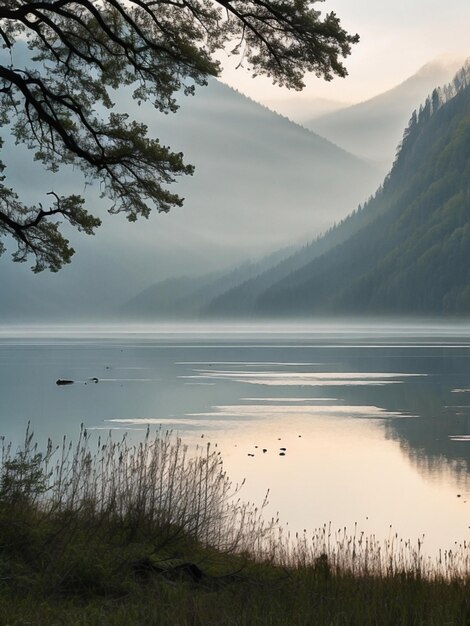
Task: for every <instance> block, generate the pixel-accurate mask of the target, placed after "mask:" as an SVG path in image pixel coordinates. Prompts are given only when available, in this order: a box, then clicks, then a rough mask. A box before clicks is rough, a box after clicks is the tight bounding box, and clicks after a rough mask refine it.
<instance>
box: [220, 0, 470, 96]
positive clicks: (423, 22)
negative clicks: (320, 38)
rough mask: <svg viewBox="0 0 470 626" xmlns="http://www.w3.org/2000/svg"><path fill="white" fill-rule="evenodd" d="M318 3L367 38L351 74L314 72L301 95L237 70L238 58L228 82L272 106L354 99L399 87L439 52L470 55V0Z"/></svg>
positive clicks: (356, 50) (351, 61)
mask: <svg viewBox="0 0 470 626" xmlns="http://www.w3.org/2000/svg"><path fill="white" fill-rule="evenodd" d="M316 8H317V9H318V10H321V11H322V12H325V11H328V12H329V11H334V12H335V13H336V14H337V15H338V17H339V18H340V19H341V23H342V25H343V27H344V28H346V30H348V32H351V33H358V34H359V35H360V37H361V41H360V43H359V44H357V45H356V46H354V47H353V51H352V54H351V56H350V57H348V58H347V59H346V67H347V68H348V72H349V76H348V77H347V78H346V79H335V80H333V81H332V82H330V83H328V82H326V81H324V80H320V79H317V78H316V77H309V78H308V79H307V84H306V88H305V89H304V91H303V92H302V93H300V94H299V93H297V92H293V91H289V90H287V89H280V88H279V87H276V86H273V85H272V81H270V80H268V79H264V78H263V79H261V78H256V79H253V78H251V76H250V75H249V74H248V73H247V72H246V71H243V70H241V69H239V70H236V69H235V67H236V65H237V62H238V60H236V59H234V58H233V59H229V60H228V61H226V62H225V66H226V69H225V71H224V73H223V75H222V79H223V80H224V82H226V83H228V84H229V85H231V86H232V87H235V88H237V89H239V90H240V91H242V92H243V93H245V94H246V95H249V96H250V97H252V98H254V99H255V100H258V101H260V102H263V103H264V104H268V105H269V104H271V103H272V101H273V100H276V99H281V100H282V99H290V98H294V99H296V100H298V99H305V100H308V99H312V98H322V99H323V98H324V99H328V100H336V101H341V102H347V103H353V102H361V101H363V100H366V99H368V98H370V97H373V96H374V95H377V94H379V93H381V92H383V91H386V90H387V89H390V88H392V87H394V86H395V85H397V84H399V83H400V82H402V81H403V80H405V79H406V78H408V77H409V76H411V75H413V74H414V73H415V72H416V71H417V70H418V69H419V68H420V67H422V66H423V65H425V64H426V63H428V62H429V61H432V60H433V59H435V58H437V57H441V56H443V55H450V56H458V57H462V58H465V57H467V56H470V0H448V1H447V2H443V1H442V0H393V2H392V1H390V0H387V1H385V0H375V1H374V2H371V1H370V0H326V1H325V2H323V3H318V4H317V5H316Z"/></svg>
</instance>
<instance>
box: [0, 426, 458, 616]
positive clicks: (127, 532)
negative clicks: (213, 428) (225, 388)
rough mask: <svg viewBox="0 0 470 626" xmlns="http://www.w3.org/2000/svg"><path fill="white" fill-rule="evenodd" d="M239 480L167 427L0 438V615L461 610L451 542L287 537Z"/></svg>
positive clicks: (341, 535)
mask: <svg viewBox="0 0 470 626" xmlns="http://www.w3.org/2000/svg"><path fill="white" fill-rule="evenodd" d="M239 491H240V486H237V485H232V484H231V483H230V480H229V479H228V477H227V475H226V474H225V472H224V469H223V464H222V460H221V458H220V454H219V453H217V452H215V451H212V450H211V448H210V446H208V447H205V448H199V449H198V450H197V451H196V452H195V453H191V454H189V452H188V449H187V448H186V447H185V446H184V445H183V443H182V441H181V440H180V439H178V438H176V437H174V436H172V435H171V434H170V433H164V432H159V433H157V435H156V436H155V438H151V436H150V434H149V433H147V437H146V438H145V440H144V441H143V442H142V443H141V444H139V445H137V446H130V445H128V444H127V441H126V439H125V438H124V439H123V440H121V441H119V442H113V441H112V439H111V438H108V439H106V440H105V441H102V440H98V442H97V443H95V444H94V445H93V448H92V445H91V442H90V439H89V437H88V435H87V433H86V431H84V430H82V432H81V435H80V437H79V440H78V442H77V444H76V445H72V444H70V443H68V442H67V441H65V440H64V441H63V442H62V445H61V446H59V447H54V446H53V445H52V442H49V443H48V445H47V446H46V449H45V450H44V451H40V450H39V449H38V447H37V445H36V444H35V443H34V438H33V436H32V433H30V432H27V434H26V438H25V442H24V445H23V446H22V447H21V449H19V450H12V448H11V446H8V445H6V444H5V443H3V446H2V458H1V466H0V625H7V624H8V625H9V626H13V625H15V626H20V625H22V626H23V625H26V624H28V625H30V624H31V625H33V624H34V625H36V624H37V625H43V624H44V625H46V624H47V625H48V626H53V625H58V626H59V625H60V626H62V625H64V626H65V625H71V626H72V625H74V626H75V625H83V626H85V625H86V626H88V625H90V626H91V625H95V624H96V625H100V626H101V625H107V624H109V625H116V626H121V625H123V626H124V625H126V626H127V625H134V624H135V625H141V624H142V625H145V624H158V625H163V626H164V625H169V626H170V625H171V626H177V625H180V624H181V625H182V626H183V625H199V624H200V625H201V626H206V625H209V626H211V625H214V626H215V625H219V624H227V625H229V624H234V625H245V624H246V625H247V626H251V625H255V624H260V625H261V624H269V625H277V624H286V625H291V624H292V625H293V626H296V625H299V626H300V625H304V624H305V625H308V624H312V625H316V624H318V625H322V624H325V625H326V624H328V625H343V624H344V625H346V624H357V625H361V626H362V625H368V624H374V625H378V626H382V625H383V626H387V625H390V626H392V625H393V626H395V625H411V624H413V625H415V624H416V625H423V626H424V625H426V626H428V625H430V626H432V625H434V624H436V625H437V624H439V625H441V624H449V625H450V624H459V625H460V624H462V625H464V624H470V576H469V571H470V569H469V567H468V565H469V563H468V554H467V553H468V550H467V546H466V545H463V546H461V547H460V549H459V550H457V551H456V553H455V554H454V553H452V552H447V553H444V554H443V555H442V557H441V558H440V560H438V561H434V562H431V561H429V560H426V559H424V557H423V556H422V555H421V546H420V544H419V543H418V544H417V545H416V546H412V545H411V544H409V543H404V542H401V541H400V540H399V538H398V537H396V536H393V537H391V538H390V539H389V540H388V541H386V542H382V543H380V542H378V541H376V540H375V539H374V538H373V537H372V538H371V537H364V536H363V535H361V534H355V535H353V536H348V535H347V533H346V532H345V531H344V530H339V531H337V532H333V531H332V530H331V528H329V527H328V526H325V527H323V528H321V529H319V530H318V531H316V532H315V533H314V534H313V535H312V536H308V535H307V534H304V535H302V536H296V537H290V536H289V535H286V534H284V533H283V531H282V529H281V528H280V526H279V523H278V521H277V520H271V521H269V522H265V521H263V505H261V506H260V507H259V508H256V507H255V506H253V505H251V504H249V503H244V502H243V501H242V500H241V499H240V497H239Z"/></svg>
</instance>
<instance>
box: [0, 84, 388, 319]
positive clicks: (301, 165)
mask: <svg viewBox="0 0 470 626" xmlns="http://www.w3.org/2000/svg"><path fill="white" fill-rule="evenodd" d="M119 107H121V108H123V109H130V113H131V115H134V116H135V117H136V118H137V119H139V121H142V122H144V123H146V124H148V127H149V135H151V136H157V137H159V138H160V140H161V142H162V143H163V144H167V145H170V146H172V148H173V149H175V150H182V151H183V153H184V155H185V160H186V162H189V163H193V164H194V165H195V166H196V172H195V174H194V176H192V177H186V178H182V179H179V180H178V181H177V182H176V183H175V184H174V185H173V186H172V189H173V190H174V191H175V192H177V193H179V194H180V195H181V196H183V197H185V199H186V200H185V204H184V206H183V208H175V209H173V210H172V211H170V213H169V214H168V215H152V216H151V218H150V219H149V220H148V221H147V220H144V219H141V220H138V221H137V223H135V224H129V223H128V222H127V221H126V220H125V219H124V218H123V217H122V216H112V217H109V216H108V215H107V214H106V212H105V209H106V208H107V206H106V200H103V199H100V197H99V190H98V189H97V188H96V187H91V188H90V187H87V188H86V189H84V187H83V181H82V180H81V178H80V176H79V174H78V173H77V172H73V171H71V170H70V169H68V170H67V168H64V169H63V170H61V172H60V173H59V174H55V175H53V174H51V173H48V172H44V170H43V169H42V168H41V166H40V165H39V164H37V163H34V162H33V159H32V153H31V152H30V151H28V150H27V149H26V148H23V147H22V146H13V145H10V144H11V141H10V140H9V138H8V137H6V145H5V150H4V151H3V152H4V153H5V161H6V164H7V170H6V173H7V176H8V182H9V183H10V184H11V186H13V187H14V188H15V189H17V190H18V191H19V193H20V195H21V196H22V197H23V198H25V200H26V201H32V202H36V203H37V202H38V201H42V200H43V199H45V194H46V193H47V192H48V191H50V190H51V189H53V190H54V191H56V192H57V193H59V194H60V195H66V194H68V193H77V191H78V192H81V191H85V196H86V197H87V204H88V206H89V207H90V208H91V209H92V210H93V212H96V213H97V214H99V216H100V217H103V226H102V227H101V228H100V229H98V232H97V234H96V235H95V236H94V237H86V236H83V235H79V234H77V233H71V236H72V245H73V246H74V248H75V249H76V250H77V254H76V255H75V256H74V258H73V260H72V263H71V265H70V266H67V267H65V268H64V269H63V270H61V271H60V272H59V273H58V274H57V275H50V274H49V273H47V272H45V273H43V274H42V275H40V276H33V275H31V273H30V271H29V269H28V268H27V267H25V266H24V265H23V266H22V267H19V266H18V264H13V263H12V262H11V259H10V258H9V256H8V255H7V254H5V255H3V256H2V257H1V258H0V280H1V283H2V286H3V287H4V292H3V298H2V301H0V317H2V318H3V319H15V318H16V314H17V312H18V311H20V312H21V315H26V316H28V315H29V316H30V317H32V318H34V317H36V316H41V315H44V316H45V317H50V315H53V316H54V317H56V318H59V319H60V318H61V317H62V316H69V315H72V316H75V315H77V316H88V317H89V316H94V315H97V314H98V315H107V314H110V313H112V312H114V311H115V310H116V308H118V307H119V306H120V304H122V302H125V301H126V300H128V299H130V298H131V297H132V296H134V295H135V294H136V293H137V292H138V291H140V290H142V289H144V288H145V287H147V286H148V285H151V284H152V283H156V282H160V281H163V280H166V279H168V278H169V277H174V276H178V275H190V276H191V275H192V276H197V275H201V274H204V273H211V272H219V271H223V270H225V269H227V270H228V269H229V268H230V267H234V266H237V265H240V264H241V263H243V262H244V260H245V259H246V258H255V259H256V258H260V257H262V256H263V255H264V254H268V253H270V252H271V251H273V250H276V249H279V248H280V247H285V246H287V245H292V244H293V243H296V242H302V241H305V240H307V238H310V237H311V236H312V235H314V234H315V233H320V232H322V231H324V230H325V229H326V228H328V227H329V226H330V225H331V224H332V223H333V222H334V221H336V220H338V219H341V218H342V217H343V216H344V215H346V214H347V212H348V211H349V209H350V204H351V201H353V202H354V203H357V202H359V201H360V200H362V199H363V198H364V197H365V196H366V195H368V194H369V193H370V191H371V190H372V189H374V188H375V187H376V184H377V182H378V179H379V176H380V175H379V173H378V172H377V170H374V169H373V168H372V167H370V166H369V165H368V164H366V163H364V162H363V161H361V160H360V159H358V158H357V157H355V156H353V155H350V154H348V153H347V152H345V151H344V150H342V149H340V148H338V147H336V146H334V145H333V144H331V143H330V142H328V141H327V140H325V139H323V138H321V137H319V136H317V135H315V134H314V133H312V132H310V131H308V130H306V129H304V128H302V127H301V126H299V125H297V124H294V123H292V122H290V121H289V120H287V119H286V118H284V117H282V116H280V115H279V114H276V113H273V112H271V111H269V110H268V109H267V108H265V107H263V106H261V105H259V104H257V103H255V102H254V101H252V100H250V99H248V98H246V97H244V96H242V95H241V94H240V93H238V92H236V91H235V90H233V89H231V88H229V87H227V86H225V85H223V84H221V83H219V82H218V81H216V80H211V81H209V85H208V86H207V87H206V88H201V89H198V90H197V92H196V95H195V96H194V97H187V98H182V99H181V108H180V110H179V111H178V112H177V113H176V114H175V115H160V114H158V113H156V112H155V110H154V109H153V108H152V107H150V106H147V107H144V106H142V107H137V105H136V104H135V103H134V102H132V101H126V99H125V98H124V96H123V97H122V98H121V99H120V102H119ZM3 152H2V156H3ZM339 180H341V181H342V184H341V185H338V184H337V181H339ZM25 181H28V182H27V184H25ZM268 225H269V227H268ZM45 293H47V294H48V298H47V300H48V302H47V303H44V304H43V305H42V306H39V305H38V306H36V305H33V304H32V302H35V301H38V302H39V301H40V300H41V297H42V295H43V294H45ZM78 293H79V294H82V295H81V297H77V294H78Z"/></svg>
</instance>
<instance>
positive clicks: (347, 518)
mask: <svg viewBox="0 0 470 626" xmlns="http://www.w3.org/2000/svg"><path fill="white" fill-rule="evenodd" d="M92 377H97V378H98V379H99V382H98V383H94V382H92V381H91V380H90V379H91V378H92ZM58 378H69V379H73V380H74V381H76V382H75V384H74V385H71V386H67V387H58V386H57V385H56V384H55V381H56V380H57V379H58ZM28 420H30V421H31V423H32V425H33V428H34V431H35V433H36V435H37V436H38V438H39V439H45V438H46V437H47V436H51V437H52V438H54V439H55V440H57V441H58V440H59V439H60V438H61V437H62V435H65V434H66V435H67V436H70V437H72V438H76V436H77V434H78V432H79V428H80V424H81V423H83V424H84V425H85V426H86V427H87V428H88V429H96V430H97V431H98V432H100V431H101V430H104V431H108V430H109V429H115V430H116V431H117V432H116V436H120V434H121V433H122V431H129V434H130V436H131V437H132V438H133V439H138V438H139V437H142V436H143V435H144V433H145V429H146V428H147V425H148V424H150V425H151V426H152V427H153V426H155V427H158V425H160V424H162V425H164V427H165V428H170V429H173V430H175V431H177V432H178V433H179V434H181V435H182V436H183V437H184V438H185V439H186V440H187V441H188V442H189V443H193V442H194V441H201V439H202V442H207V441H210V442H211V443H212V444H214V445H215V444H217V447H218V449H219V450H222V454H223V458H224V461H225V465H226V467H227V470H228V472H229V474H230V476H231V477H232V479H233V480H234V481H240V480H241V479H243V478H246V485H245V487H244V490H243V492H242V493H244V495H245V497H246V498H247V499H250V500H255V501H256V502H260V501H261V500H262V499H263V496H264V494H265V492H266V490H267V489H268V488H269V489H270V498H269V501H270V505H269V511H268V513H275V512H277V511H279V514H280V517H281V520H283V521H284V522H286V523H288V525H289V527H290V528H291V529H293V530H302V529H304V528H307V529H313V528H315V527H319V526H322V525H323V524H324V523H327V522H330V521H331V522H332V525H333V527H336V528H343V527H344V526H346V527H348V528H350V529H352V530H353V529H354V524H355V523H356V522H357V524H358V527H359V529H360V530H364V531H365V532H366V533H375V534H376V535H377V536H378V537H384V538H385V537H387V536H389V534H390V532H397V533H398V534H399V535H400V536H401V537H403V538H404V539H407V538H411V539H412V540H415V539H417V538H418V537H419V536H421V535H422V534H423V533H425V546H426V547H427V549H428V551H430V552H433V551H435V550H436V548H437V547H442V548H449V547H452V545H453V544H454V541H458V542H461V541H463V540H464V539H470V480H469V471H470V325H469V326H465V325H459V326H443V325H440V326H439V325H436V326H430V325H420V326H418V325H415V326H395V327H379V326H374V325H369V326H365V325H364V326H349V327H347V326H342V327H341V328H340V329H338V328H332V327H328V326H327V325H323V326H317V327H311V328H308V327H304V328H293V327H290V328H289V327H286V328H283V329H276V328H275V327H267V326H266V327H251V328H250V327H233V326H232V327H225V328H224V327H217V328H216V329H213V330H210V329H209V328H208V327H205V328H201V327H193V328H189V327H186V328H183V327H180V328H178V329H174V328H173V329H172V328H170V327H166V328H165V327H160V328H158V329H157V328H145V327H140V328H132V329H131V328H109V327H107V328H104V327H101V328H100V327H81V328H79V327H77V328H57V327H54V328H52V327H51V328H29V329H28V328H19V327H17V328H13V327H8V328H7V327H3V328H0V428H1V434H2V435H5V436H6V438H7V439H8V440H12V441H14V442H15V443H16V442H19V441H20V440H21V437H22V435H23V434H24V430H25V426H26V424H27V422H28ZM263 448H265V449H267V452H263V451H262V450H263ZM281 448H286V452H285V456H280V455H279V452H280V451H281ZM251 455H253V456H251ZM390 525H391V526H392V531H391V530H390Z"/></svg>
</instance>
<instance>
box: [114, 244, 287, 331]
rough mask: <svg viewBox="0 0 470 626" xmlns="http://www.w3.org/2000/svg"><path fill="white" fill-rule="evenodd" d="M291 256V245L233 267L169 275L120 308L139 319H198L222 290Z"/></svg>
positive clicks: (126, 316) (129, 316)
mask: <svg viewBox="0 0 470 626" xmlns="http://www.w3.org/2000/svg"><path fill="white" fill-rule="evenodd" d="M287 256H289V249H285V250H281V251H279V252H276V253H274V254H272V255H268V256H267V257H265V258H263V259H262V260H260V261H257V262H246V263H243V264H242V265H240V266H239V267H236V268H234V269H233V270H230V271H223V272H213V273H210V274H204V275H202V276H180V277H177V278H168V279H166V280H164V281H161V282H158V283H156V284H154V285H151V286H150V287H147V288H146V289H144V290H143V291H142V292H140V293H138V294H137V295H136V296H134V297H133V298H131V299H130V300H129V301H128V302H126V303H125V304H124V305H123V306H122V307H120V309H119V314H120V316H122V317H123V318H132V319H139V320H143V321H145V320H155V319H175V318H178V319H186V320H187V319H194V318H197V317H198V316H199V314H200V313H201V311H202V310H203V309H204V308H205V306H207V303H208V302H210V301H211V300H212V299H213V298H215V297H216V296H217V295H218V294H220V293H221V292H224V291H225V290H227V289H230V288H231V287H232V286H234V285H238V284H240V283H244V282H245V281H247V280H250V279H251V278H252V277H253V276H258V275H259V274H260V273H263V272H264V271H265V270H266V268H269V267H271V266H273V265H277V263H279V262H280V261H281V259H284V258H285V257H287Z"/></svg>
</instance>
